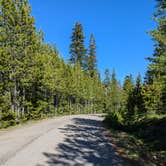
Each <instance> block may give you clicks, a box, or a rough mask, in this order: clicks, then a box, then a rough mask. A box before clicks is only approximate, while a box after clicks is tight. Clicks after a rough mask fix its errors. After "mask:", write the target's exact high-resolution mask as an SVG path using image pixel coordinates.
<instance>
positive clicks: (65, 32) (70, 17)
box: [29, 0, 155, 81]
mask: <svg viewBox="0 0 166 166" xmlns="http://www.w3.org/2000/svg"><path fill="white" fill-rule="evenodd" d="M29 2H30V4H31V5H32V15H33V16H34V17H35V19H36V26H37V28H38V29H39V28H41V29H42V30H43V31H44V34H45V42H47V43H51V44H53V43H56V45H57V48H58V50H59V51H60V54H61V55H62V56H63V57H64V58H65V59H68V58H69V56H70V55H69V44H70V36H71V33H72V28H73V26H74V24H75V22H80V23H82V25H83V27H84V34H85V36H86V39H85V40H86V41H85V44H86V46H87V45H88V41H89V37H90V34H91V33H94V36H95V38H96V43H97V58H98V68H99V70H100V72H101V74H102V78H104V70H105V69H106V68H108V69H110V71H112V69H113V68H114V69H115V71H116V75H117V78H118V79H119V80H121V81H122V80H123V79H124V77H125V76H126V75H128V74H130V73H132V74H133V76H134V77H136V75H137V74H138V73H139V72H140V73H141V74H142V75H143V76H144V73H145V71H146V67H147V64H148V62H147V61H146V60H145V57H148V56H151V55H152V54H153V44H154V43H153V41H151V36H149V35H148V34H147V31H149V30H151V29H153V28H154V26H155V23H154V21H153V20H152V15H153V13H154V11H155V9H154V6H155V1H154V0H152V1H150V0H125V1H124V0H118V1H117V0H47V1H45V0H29Z"/></svg>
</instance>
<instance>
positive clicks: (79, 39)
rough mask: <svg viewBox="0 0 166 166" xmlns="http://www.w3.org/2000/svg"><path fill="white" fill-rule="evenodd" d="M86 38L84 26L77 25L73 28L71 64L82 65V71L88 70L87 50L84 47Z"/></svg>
mask: <svg viewBox="0 0 166 166" xmlns="http://www.w3.org/2000/svg"><path fill="white" fill-rule="evenodd" d="M84 39H85V36H84V34H83V26H82V25H81V24H80V23H78V22H77V23H76V24H75V27H74V28H73V33H72V36H71V41H72V43H71V44H70V54H71V57H70V62H71V64H76V63H80V66H81V68H82V69H85V68H86V56H87V50H86V48H85V46H84Z"/></svg>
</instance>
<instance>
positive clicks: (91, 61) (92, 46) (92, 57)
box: [87, 34, 97, 77]
mask: <svg viewBox="0 0 166 166" xmlns="http://www.w3.org/2000/svg"><path fill="white" fill-rule="evenodd" d="M96 63H97V58H96V41H95V38H94V35H93V34H91V36H90V41H89V55H88V57H87V65H88V66H87V70H88V71H89V73H90V75H91V77H94V76H95V75H96V74H97V65H96Z"/></svg>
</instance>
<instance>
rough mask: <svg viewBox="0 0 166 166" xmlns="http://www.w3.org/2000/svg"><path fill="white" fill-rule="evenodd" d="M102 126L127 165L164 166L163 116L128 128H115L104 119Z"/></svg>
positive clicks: (165, 128)
mask: <svg viewBox="0 0 166 166" xmlns="http://www.w3.org/2000/svg"><path fill="white" fill-rule="evenodd" d="M116 123H117V122H116ZM104 126H105V127H106V128H107V133H108V135H109V137H110V139H111V142H112V143H113V144H114V146H115V148H116V150H117V151H118V152H119V153H120V154H121V156H122V158H123V159H124V160H125V161H126V163H127V165H134V166H135V165H136V166H137V165H138V166H165V165H166V117H165V116H161V117H157V118H156V117H151V118H149V117H148V118H146V119H142V120H141V121H139V122H138V123H134V124H133V125H130V126H129V125H126V126H123V125H119V126H118V125H117V124H116V126H115V125H113V124H111V121H108V120H106V119H105V120H104Z"/></svg>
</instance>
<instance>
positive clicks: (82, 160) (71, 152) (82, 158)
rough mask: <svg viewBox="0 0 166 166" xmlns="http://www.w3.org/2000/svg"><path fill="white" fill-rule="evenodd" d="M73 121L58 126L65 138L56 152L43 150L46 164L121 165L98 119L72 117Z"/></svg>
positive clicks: (71, 165) (73, 165)
mask: <svg viewBox="0 0 166 166" xmlns="http://www.w3.org/2000/svg"><path fill="white" fill-rule="evenodd" d="M73 121H74V123H73V125H68V126H66V127H65V128H60V130H61V132H63V133H64V134H65V135H66V139H65V140H64V142H63V143H60V144H59V145H58V147H57V148H56V149H55V151H56V152H57V153H48V152H43V155H44V156H45V157H46V158H47V159H48V160H47V165H50V166H53V165H61V166H86V165H94V166H118V165H122V161H121V160H120V158H119V156H118V154H117V153H116V152H115V151H114V149H113V147H112V146H111V143H110V142H109V139H108V138H107V137H106V136H105V135H104V128H103V127H102V123H101V122H100V121H97V120H92V119H86V118H85V119H84V118H74V119H73ZM55 139H56V138H55ZM40 166H41V165H40Z"/></svg>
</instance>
